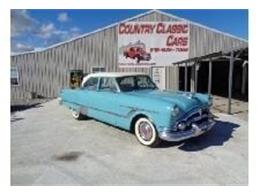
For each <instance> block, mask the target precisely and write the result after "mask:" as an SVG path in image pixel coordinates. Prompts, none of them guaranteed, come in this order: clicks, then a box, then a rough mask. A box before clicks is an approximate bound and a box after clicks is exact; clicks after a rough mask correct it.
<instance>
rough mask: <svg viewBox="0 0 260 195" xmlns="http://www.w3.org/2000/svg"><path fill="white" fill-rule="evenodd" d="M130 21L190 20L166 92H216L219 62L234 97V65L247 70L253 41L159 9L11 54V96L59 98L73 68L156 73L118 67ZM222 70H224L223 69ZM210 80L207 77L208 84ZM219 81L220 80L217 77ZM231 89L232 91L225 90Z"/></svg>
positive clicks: (168, 75)
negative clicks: (182, 55) (183, 53)
mask: <svg viewBox="0 0 260 195" xmlns="http://www.w3.org/2000/svg"><path fill="white" fill-rule="evenodd" d="M130 21H151V22H152V21H154V22H160V21H161V22H166V21H185V22H188V23H189V29H190V30H189V37H190V43H189V57H188V58H187V59H185V60H183V61H180V62H174V63H172V65H171V66H166V67H165V71H164V72H165V75H164V79H165V88H166V89H184V90H192V91H197V90H198V91H202V92H205V90H206V91H208V92H209V93H211V92H214V86H219V84H218V83H217V84H216V83H215V84H214V77H213V79H212V78H211V77H212V64H214V66H216V67H217V66H218V65H219V64H225V63H226V65H225V70H226V69H227V70H228V71H229V72H228V75H229V77H228V78H229V80H228V79H227V81H226V83H229V84H230V85H229V86H230V87H231V92H230V94H232V80H233V79H232V76H233V74H231V73H233V71H234V70H233V69H234V67H233V64H235V63H238V64H241V67H244V66H247V63H246V62H247V51H248V50H247V48H248V42H247V41H246V40H243V39H241V38H238V37H235V36H233V35H230V34H227V33H224V32H220V31H218V30H215V29H212V28H208V27H206V26H203V25H201V24H198V23H195V22H192V21H188V20H186V19H184V18H180V17H177V16H174V15H171V14H168V13H165V12H162V11H159V10H150V11H147V12H145V13H143V14H140V15H137V16H134V17H132V18H129V19H126V20H124V21H121V22H118V23H116V24H112V25H109V26H107V27H104V28H102V29H98V30H96V31H94V32H90V33H87V34H84V35H81V36H79V37H76V38H73V39H72V40H69V41H66V42H62V43H58V44H56V45H53V46H50V47H48V48H46V49H44V50H41V51H32V52H25V53H19V54H14V55H12V56H11V67H12V74H11V79H13V82H12V83H13V84H12V85H11V98H12V99H19V98H29V97H30V96H31V94H32V93H33V94H36V95H39V96H42V97H57V96H58V94H59V92H60V90H61V88H64V87H69V77H70V74H69V72H70V71H71V70H82V71H83V72H84V73H91V72H93V71H98V70H102V71H107V72H114V71H116V72H117V71H123V72H127V71H131V72H133V71H136V72H145V73H148V74H150V75H152V68H119V67H118V47H117V46H118V24H119V23H122V22H130ZM101 40H102V41H101ZM241 55H242V56H241ZM236 60H238V61H236ZM203 64H204V66H203ZM205 64H206V65H205ZM215 64H216V65H215ZM230 64H231V65H230ZM198 67H202V68H200V71H202V72H201V73H200V72H198V70H199V69H198ZM203 67H205V68H203ZM219 67H223V66H222V65H219ZM216 71H219V70H216ZM213 72H214V68H213ZM220 72H221V71H220ZM239 72H240V71H239ZM239 74H240V73H239ZM241 74H242V77H243V78H242V80H243V81H241V82H240V83H242V84H240V86H239V88H243V89H241V91H242V92H241V93H243V92H244V91H245V89H244V88H245V86H246V83H247V77H246V75H247V72H246V70H245V69H243V70H242V72H241ZM205 77H207V79H206V80H205V79H204V80H203V78H205ZM230 77H231V78H230ZM15 78H16V79H15ZM215 79H218V78H217V77H215ZM240 80H241V79H240ZM228 81H229V82H228ZM205 83H206V84H205ZM200 86H202V87H200ZM226 89H228V87H225V90H226ZM228 90H230V89H228ZM243 90H244V91H243ZM226 91H227V90H226ZM217 92H218V91H217ZM217 92H216V93H217ZM244 93H245V92H244ZM230 94H229V93H228V94H226V95H230Z"/></svg>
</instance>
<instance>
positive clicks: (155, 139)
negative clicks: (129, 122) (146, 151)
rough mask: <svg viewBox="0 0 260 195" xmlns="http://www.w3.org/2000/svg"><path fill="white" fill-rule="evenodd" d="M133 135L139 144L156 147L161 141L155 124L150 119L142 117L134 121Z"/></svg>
mask: <svg viewBox="0 0 260 195" xmlns="http://www.w3.org/2000/svg"><path fill="white" fill-rule="evenodd" d="M135 136H136V138H137V140H138V141H139V142H140V143H141V144H143V145H145V146H149V147H156V146H158V145H159V144H160V141H161V140H160V138H159V136H158V133H157V131H156V129H155V126H154V125H153V124H152V122H151V121H150V120H148V119H147V118H143V117H142V118H139V119H138V120H137V121H136V123H135Z"/></svg>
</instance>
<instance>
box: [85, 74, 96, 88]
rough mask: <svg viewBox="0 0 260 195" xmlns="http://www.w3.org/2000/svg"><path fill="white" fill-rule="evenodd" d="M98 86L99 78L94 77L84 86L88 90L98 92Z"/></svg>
mask: <svg viewBox="0 0 260 195" xmlns="http://www.w3.org/2000/svg"><path fill="white" fill-rule="evenodd" d="M97 84H98V78H97V77H92V78H89V79H88V80H87V82H86V83H85V84H84V88H85V89H88V90H96V89H97Z"/></svg>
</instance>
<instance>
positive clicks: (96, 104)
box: [59, 73, 215, 147]
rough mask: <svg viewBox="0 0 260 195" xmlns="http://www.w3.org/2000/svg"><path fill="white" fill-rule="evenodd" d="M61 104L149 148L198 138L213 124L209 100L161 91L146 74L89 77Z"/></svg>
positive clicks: (62, 97)
mask: <svg viewBox="0 0 260 195" xmlns="http://www.w3.org/2000/svg"><path fill="white" fill-rule="evenodd" d="M59 101H60V104H63V105H65V106H67V107H68V108H69V109H71V111H72V116H73V117H74V118H75V119H77V120H80V119H82V117H84V116H87V117H91V118H94V119H97V120H99V121H103V122H106V123H108V124H111V125H114V126H117V127H120V128H121V129H125V130H127V131H130V132H133V133H135V136H136V138H137V140H138V141H139V142H140V143H141V144H143V145H146V146H150V147H154V146H157V145H158V144H159V143H160V141H161V140H166V141H174V142H175V141H181V140H185V139H189V138H192V137H196V136H199V135H201V134H203V133H205V132H207V131H209V130H210V129H211V128H212V126H213V125H214V123H215V122H214V120H213V117H212V114H211V113H210V107H211V105H212V98H211V97H210V96H209V95H207V94H200V93H191V92H181V91H167V90H159V89H158V88H157V86H156V85H155V84H154V82H153V81H152V80H151V78H150V77H149V76H148V75H145V74H143V73H94V74H89V75H88V76H86V77H85V78H84V79H83V81H82V84H81V87H80V88H79V89H63V90H62V91H61V93H60V98H59ZM93 130H94V129H93Z"/></svg>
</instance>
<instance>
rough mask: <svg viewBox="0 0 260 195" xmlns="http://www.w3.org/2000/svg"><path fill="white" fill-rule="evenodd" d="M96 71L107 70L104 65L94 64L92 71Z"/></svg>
mask: <svg viewBox="0 0 260 195" xmlns="http://www.w3.org/2000/svg"><path fill="white" fill-rule="evenodd" d="M95 72H105V67H104V66H93V67H92V73H95Z"/></svg>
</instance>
